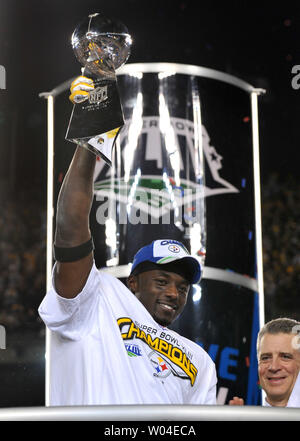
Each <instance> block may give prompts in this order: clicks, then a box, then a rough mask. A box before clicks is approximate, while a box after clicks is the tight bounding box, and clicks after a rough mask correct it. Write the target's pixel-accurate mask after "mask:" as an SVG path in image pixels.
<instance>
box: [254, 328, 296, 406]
mask: <svg viewBox="0 0 300 441" xmlns="http://www.w3.org/2000/svg"><path fill="white" fill-rule="evenodd" d="M294 337H295V335H294V334H283V333H279V334H265V335H264V336H263V337H262V339H261V342H260V347H259V351H258V375H259V380H260V385H261V387H262V388H263V389H264V391H265V392H266V394H267V401H268V402H269V404H271V405H272V406H286V404H287V402H288V400H289V396H290V394H291V392H292V390H293V387H294V384H295V381H296V379H297V375H298V373H299V367H300V357H299V355H300V354H299V351H297V350H296V349H295V348H293V345H292V340H293V338H294Z"/></svg>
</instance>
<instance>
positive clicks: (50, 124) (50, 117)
mask: <svg viewBox="0 0 300 441" xmlns="http://www.w3.org/2000/svg"><path fill="white" fill-rule="evenodd" d="M47 136H48V155H47V250H46V255H47V260H46V262H47V263H46V264H47V269H46V284H47V291H48V290H49V289H50V287H51V276H52V264H53V257H52V246H53V213H54V210H53V170H54V166H53V163H54V97H53V95H49V96H48V97H47ZM50 342H51V331H50V330H49V329H48V328H46V355H45V366H46V372H45V404H46V406H49V402H50Z"/></svg>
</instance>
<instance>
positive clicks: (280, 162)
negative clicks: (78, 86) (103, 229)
mask: <svg viewBox="0 0 300 441" xmlns="http://www.w3.org/2000/svg"><path fill="white" fill-rule="evenodd" d="M99 11H100V12H103V13H104V14H105V15H107V16H115V17H117V18H118V19H120V20H121V21H123V22H124V23H125V24H126V25H127V27H128V29H129V31H130V33H131V35H132V37H133V42H134V43H133V47H132V53H131V56H130V59H129V60H128V63H136V62H159V61H162V62H163V61H164V62H174V63H184V64H194V65H198V66H205V67H208V68H211V69H216V70H220V71H222V72H226V73H228V74H231V75H234V76H236V77H238V78H241V79H243V80H245V81H247V82H248V83H250V84H252V85H253V86H254V87H258V88H264V89H266V91H267V93H266V94H265V95H263V96H261V97H260V98H259V115H260V151H261V177H262V181H263V182H264V180H265V179H267V177H268V176H269V175H270V173H272V172H273V171H277V172H279V173H280V174H282V175H287V174H289V173H291V174H293V175H294V176H297V174H298V161H297V159H296V158H297V156H298V157H299V155H298V149H299V146H298V144H299V135H300V128H299V123H298V121H299V114H300V89H299V90H297V89H294V88H293V87H292V78H293V76H294V75H293V74H292V68H293V66H295V65H298V64H299V65H300V43H299V42H300V7H299V6H297V3H296V2H286V1H285V2H281V3H270V2H253V1H235V2H233V1H231V2H211V1H209V2H207V1H206V2H203V1H193V0H191V1H184V0H173V1H171V0H151V1H143V0H110V1H109V2H104V1H99V0H98V1H92V0H85V1H82V0H81V1H77V0H75V1H68V2H61V1H58V0H52V1H50V0H39V1H38V0H26V1H21V0H18V1H17V0H0V65H2V66H4V67H5V70H6V90H0V112H1V113H0V117H1V118H0V127H1V140H2V142H1V146H0V159H1V161H2V167H1V173H2V177H3V176H4V177H6V179H10V180H12V179H15V180H16V181H18V179H19V178H21V179H25V180H26V182H27V183H33V182H35V183H37V184H38V185H40V186H43V185H44V182H45V177H46V102H45V100H43V99H41V98H39V96H38V95H39V93H40V92H45V91H49V90H51V89H52V88H54V87H55V86H57V85H59V84H61V83H62V82H64V81H65V80H67V79H69V78H72V77H74V76H76V75H77V74H79V73H80V66H79V63H78V62H77V61H76V59H75V56H74V54H73V51H72V48H71V45H70V37H71V34H72V32H73V30H74V29H75V27H76V25H77V24H78V23H79V22H80V21H81V20H82V18H84V17H85V16H87V15H88V14H89V13H92V12H99ZM299 83H300V81H299ZM66 118H69V115H66ZM4 133H5V135H4ZM12 150H13V152H12ZM8 151H9V152H10V155H11V157H13V158H14V160H12V161H11V163H10V167H4V166H3V164H4V162H5V158H7V155H8ZM3 161H4V162H3ZM13 174H14V175H15V177H14V178H12V175H13Z"/></svg>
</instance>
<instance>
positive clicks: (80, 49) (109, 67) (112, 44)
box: [71, 13, 132, 75]
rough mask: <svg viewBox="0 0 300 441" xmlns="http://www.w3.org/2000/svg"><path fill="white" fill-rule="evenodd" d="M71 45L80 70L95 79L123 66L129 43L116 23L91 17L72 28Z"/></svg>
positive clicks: (103, 17)
mask: <svg viewBox="0 0 300 441" xmlns="http://www.w3.org/2000/svg"><path fill="white" fill-rule="evenodd" d="M71 42H72V47H73V50H74V53H75V55H76V58H77V59H78V61H79V62H80V63H81V64H82V66H84V67H86V68H87V69H88V70H89V71H90V72H91V73H94V74H96V75H99V74H100V75H101V74H104V75H105V74H106V75H107V74H111V73H112V72H113V71H114V70H117V69H118V68H119V67H121V66H122V65H123V64H124V63H126V61H127V59H128V57H129V55H130V49H131V44H132V39H131V36H130V35H129V33H128V29H127V27H126V26H125V25H124V24H123V23H121V22H120V21H119V20H116V19H111V18H107V17H105V16H104V15H102V14H100V13H95V14H90V15H89V16H88V17H87V18H85V19H84V20H83V21H82V22H81V23H80V24H79V25H78V26H77V27H76V29H75V30H74V32H73V34H72V38H71Z"/></svg>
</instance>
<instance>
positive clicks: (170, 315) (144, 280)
mask: <svg viewBox="0 0 300 441" xmlns="http://www.w3.org/2000/svg"><path fill="white" fill-rule="evenodd" d="M128 286H129V289H130V290H131V291H132V292H133V293H134V294H135V296H136V297H137V298H138V299H139V300H140V302H141V303H142V304H143V305H144V306H145V308H146V309H147V311H148V312H149V313H150V314H151V315H152V317H153V318H154V320H155V321H156V322H157V323H159V324H160V325H162V326H168V325H170V324H171V323H172V322H173V321H174V320H175V319H176V318H177V317H178V315H179V314H180V313H181V312H182V310H183V308H184V306H185V304H186V300H187V295H188V292H189V286H190V285H189V283H188V282H187V281H186V280H185V279H184V278H183V277H182V276H180V275H179V274H176V273H173V272H169V271H163V270H153V271H146V272H144V273H141V274H138V275H137V276H130V277H129V279H128Z"/></svg>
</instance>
